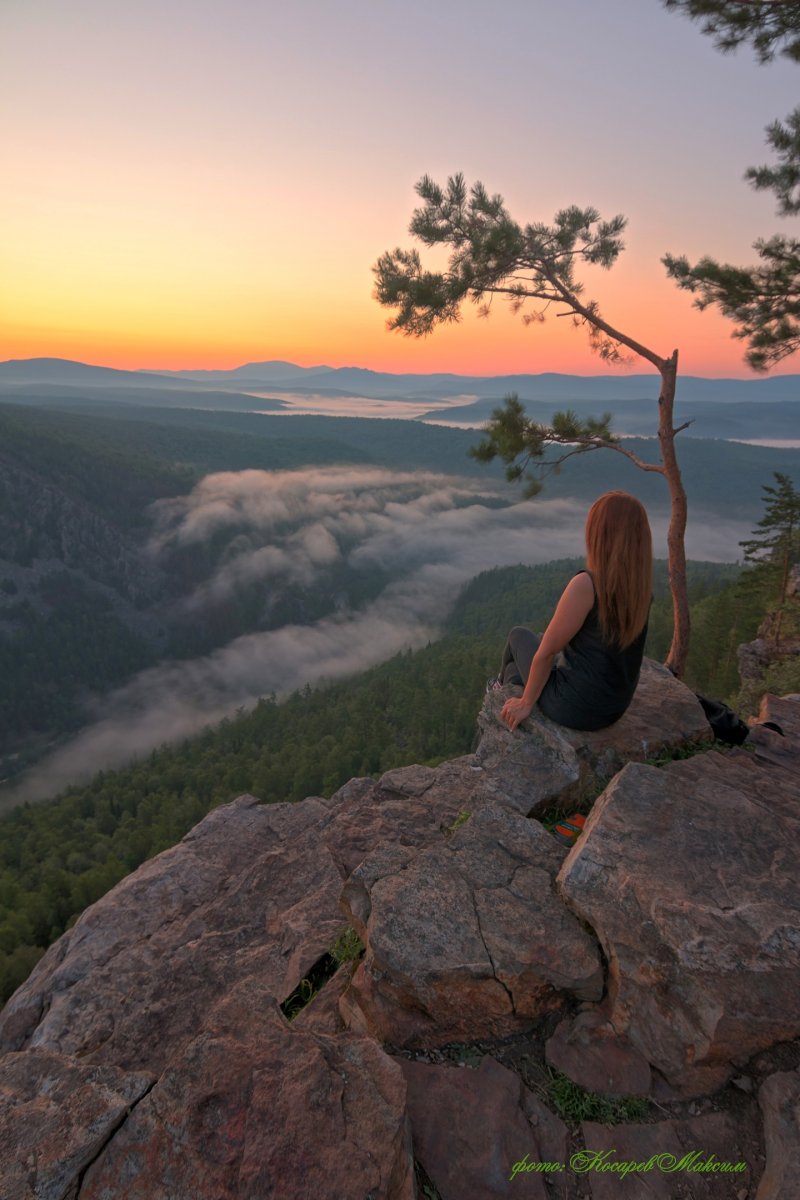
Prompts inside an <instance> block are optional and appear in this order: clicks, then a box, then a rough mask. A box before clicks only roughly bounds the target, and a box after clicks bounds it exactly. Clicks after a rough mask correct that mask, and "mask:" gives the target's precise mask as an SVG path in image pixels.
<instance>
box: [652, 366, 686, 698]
mask: <svg viewBox="0 0 800 1200" xmlns="http://www.w3.org/2000/svg"><path fill="white" fill-rule="evenodd" d="M659 371H660V372H661V392H660V394H659V397H658V440H659V443H660V446H661V461H662V463H663V464H664V474H665V476H666V480H667V486H668V487H669V498H670V519H669V529H668V531H667V564H668V571H669V586H670V591H671V593H672V616H673V632H672V645H671V646H670V648H669V653H668V655H667V660H666V665H667V666H668V667H669V669H670V670H671V671H672V673H673V674H674V675H677V676H678V677H679V678H680V676H681V675H682V674H683V672H684V670H685V668H686V658H687V656H688V653H689V594H688V590H687V585H686V546H685V544H684V534H685V532H686V508H687V506H686V492H685V491H684V487H683V481H682V480H681V473H680V469H679V467H678V458H677V455H676V454H675V429H674V426H673V423H672V410H673V407H674V404H675V384H676V381H677V377H678V351H677V350H674V351H673V353H672V356H671V357H670V358H668V359H664V360H662V364H661V365H660V367H659Z"/></svg>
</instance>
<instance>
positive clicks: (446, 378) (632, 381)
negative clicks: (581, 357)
mask: <svg viewBox="0 0 800 1200" xmlns="http://www.w3.org/2000/svg"><path fill="white" fill-rule="evenodd" d="M20 384H61V385H65V384H73V385H75V384H80V385H85V386H86V385H88V386H106V387H107V386H109V385H111V386H115V385H116V386H121V385H124V386H128V387H131V386H135V387H138V388H142V387H145V388H150V387H160V388H175V389H187V388H188V387H191V389H192V390H197V389H204V388H214V389H216V390H219V389H220V385H224V384H230V385H231V387H232V388H235V389H236V390H237V391H242V390H245V391H246V390H254V391H259V390H264V389H265V388H266V389H269V390H272V391H275V392H295V393H297V392H301V393H302V392H313V393H316V394H322V395H324V394H333V395H337V394H338V395H347V396H356V397H358V396H361V397H364V398H366V399H382V400H410V399H415V400H418V399H425V398H430V399H431V400H437V399H447V398H452V397H455V396H476V397H478V398H479V399H488V400H499V399H502V397H503V396H504V395H506V394H507V393H508V392H512V391H513V392H517V393H519V395H520V397H521V398H522V399H523V400H541V401H547V402H558V403H559V404H562V405H563V404H568V403H570V402H578V401H596V402H600V403H614V402H619V401H623V400H642V399H648V400H654V399H655V398H656V396H657V391H658V376H657V375H656V374H655V373H653V374H651V375H566V374H561V373H558V372H552V371H547V372H542V373H539V374H509V375H494V376H480V375H457V374H454V373H452V372H433V373H431V374H411V373H408V374H392V373H390V372H384V371H373V370H370V369H368V368H365V367H327V366H316V367H300V366H297V365H296V364H294V363H287V362H283V361H280V360H272V361H268V362H262V363H246V364H244V365H242V366H241V367H236V368H234V369H233V370H230V371H206V370H197V371H193V370H182V371H160V372H157V371H152V370H139V371H122V370H117V369H115V368H111V367H95V366H92V365H90V364H88V363H77V362H72V361H71V360H69V359H56V358H35V359H15V360H9V361H7V362H2V363H0V390H6V389H7V387H8V385H20ZM678 395H679V398H680V399H681V400H684V401H686V400H704V401H709V402H715V403H716V402H720V401H725V402H728V403H749V402H759V401H760V400H770V401H784V400H800V375H775V376H772V377H770V378H766V379H761V378H759V379H711V378H704V377H701V376H694V375H684V376H682V377H680V378H679V380H678Z"/></svg>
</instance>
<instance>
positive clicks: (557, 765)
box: [0, 663, 800, 1200]
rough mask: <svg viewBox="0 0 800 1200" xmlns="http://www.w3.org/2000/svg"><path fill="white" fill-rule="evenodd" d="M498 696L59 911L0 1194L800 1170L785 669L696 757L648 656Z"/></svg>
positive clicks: (796, 1174) (14, 1024) (752, 1175)
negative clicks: (742, 733)
mask: <svg viewBox="0 0 800 1200" xmlns="http://www.w3.org/2000/svg"><path fill="white" fill-rule="evenodd" d="M503 698H504V697H503V693H499V694H495V695H489V696H487V698H486V700H485V702H484V705H483V708H482V711H481V714H480V717H479V727H480V731H481V739H480V744H479V747H478V750H477V751H476V753H475V754H474V755H469V756H465V757H463V758H460V759H455V760H453V761H451V762H447V763H443V764H442V765H441V766H439V767H436V768H430V767H420V766H417V767H407V768H402V769H398V770H394V771H390V772H388V773H387V774H386V775H384V776H383V777H382V778H381V779H380V780H378V781H374V780H371V779H355V780H351V781H350V782H349V783H348V784H346V785H345V787H343V788H342V789H340V791H339V792H337V793H336V794H335V795H334V796H332V797H331V798H330V799H329V800H327V799H323V798H320V797H310V798H308V799H306V800H304V801H302V802H301V803H298V804H281V805H272V806H264V805H261V804H260V803H259V802H258V800H257V799H256V798H254V797H252V796H242V797H240V798H239V799H238V800H235V801H234V802H233V803H231V804H228V805H226V806H224V807H221V808H218V809H216V810H215V811H214V812H212V813H210V814H209V816H208V817H206V818H205V819H204V820H203V821H202V822H201V823H200V824H199V825H198V826H196V827H195V828H194V829H193V830H192V831H191V832H190V833H189V834H188V835H187V836H186V837H185V838H184V839H183V841H182V842H180V843H179V845H177V846H175V847H173V848H172V849H171V850H168V851H166V852H165V853H163V854H161V855H159V856H158V857H157V858H155V859H153V860H151V861H150V862H148V863H146V864H145V865H144V866H142V867H141V868H140V869H139V870H138V871H136V872H134V873H133V874H132V875H130V876H129V877H128V878H127V879H125V880H123V882H122V883H120V884H119V885H118V886H117V887H115V888H114V889H113V890H112V891H111V892H109V893H108V895H106V896H105V897H104V898H103V899H102V900H100V901H99V902H98V903H97V904H95V905H93V906H92V907H91V908H89V909H87V911H86V912H85V913H84V914H83V915H82V916H81V918H80V919H79V920H78V921H77V923H76V924H75V926H74V927H73V928H72V929H71V930H69V931H68V932H67V933H66V934H64V936H63V937H62V938H60V939H59V941H57V942H56V943H55V944H54V945H53V946H51V948H50V949H49V950H48V952H47V953H46V954H45V956H44V957H43V958H42V960H41V961H40V963H39V964H38V966H37V967H36V969H35V970H34V972H33V973H32V975H31V977H30V978H29V980H28V981H27V982H26V983H25V984H24V985H23V986H22V987H21V988H20V989H19V990H18V991H17V992H16V993H15V995H14V996H13V997H12V998H11V1000H10V1001H9V1003H8V1004H7V1005H6V1007H5V1009H4V1010H3V1012H2V1013H0V1195H2V1197H3V1200H28V1198H29V1197H30V1198H34V1197H35V1198H37V1200H116V1198H119V1200H122V1198H123V1197H124V1198H125V1200H190V1198H191V1200H204V1198H206V1197H207V1198H208V1200H228V1198H231V1200H233V1198H237V1200H243V1198H247V1200H266V1198H267V1197H274V1198H276V1200H307V1198H309V1197H314V1198H315V1200H384V1198H385V1200H410V1198H412V1197H415V1196H420V1197H422V1196H425V1197H435V1196H437V1195H438V1196H439V1197H441V1200H483V1198H484V1197H506V1196H525V1197H534V1198H536V1197H541V1198H545V1197H553V1196H559V1197H565V1198H569V1197H575V1198H577V1197H586V1198H587V1200H588V1198H589V1197H591V1198H592V1200H605V1198H606V1197H616V1196H618V1195H620V1194H622V1191H623V1190H624V1193H625V1194H626V1195H627V1196H629V1197H633V1198H634V1200H635V1198H636V1197H662V1196H663V1197H665V1198H669V1197H679V1196H684V1195H685V1196H687V1197H688V1196H693V1197H717V1196H719V1197H722V1196H725V1197H736V1200H746V1198H747V1197H753V1198H756V1200H778V1198H779V1197H780V1200H790V1198H791V1197H793V1196H800V1071H798V1063H800V1042H799V1041H798V1039H800V880H799V879H798V872H797V860H798V842H799V841H800V838H799V837H798V835H799V834H800V697H797V696H795V697H787V698H784V699H777V698H775V697H766V698H765V701H764V705H763V706H762V712H761V714H760V716H761V720H762V721H765V720H769V721H770V722H771V723H772V724H773V725H774V726H778V727H779V728H780V730H781V732H778V731H777V729H775V728H766V727H764V726H763V725H759V726H756V727H754V728H753V730H752V731H751V736H750V738H749V739H748V742H747V743H746V744H745V747H744V748H742V749H740V750H735V751H730V752H724V753H720V752H719V751H717V750H715V749H712V748H706V746H708V744H709V743H710V730H709V728H708V726H707V724H706V722H705V718H704V717H703V714H702V710H701V709H700V706H699V704H698V703H697V702H696V700H695V698H694V696H693V695H692V693H691V692H689V691H688V690H687V689H686V688H685V687H683V686H682V685H681V684H680V683H678V682H677V681H676V680H674V679H673V678H672V676H671V675H670V674H669V673H668V672H666V671H665V670H664V669H663V668H661V667H658V666H656V664H653V663H646V664H645V669H644V670H643V673H642V679H641V682H640V686H639V689H638V691H637V695H636V698H635V701H634V704H633V706H632V708H631V710H630V711H629V713H628V714H626V716H625V717H624V718H623V719H622V720H621V721H620V722H618V724H617V725H615V726H614V727H613V728H612V729H610V730H606V731H602V732H600V733H595V734H578V733H574V732H571V731H567V730H564V729H562V728H559V727H558V726H556V725H554V724H553V723H552V722H549V721H547V720H546V719H545V718H542V717H533V718H532V719H531V720H529V721H528V722H526V723H525V724H524V725H523V726H522V728H521V729H519V730H517V731H515V732H514V733H510V732H509V731H508V730H507V729H505V727H504V726H502V725H501V724H500V722H499V720H498V713H499V708H500V706H501V704H502V701H503ZM686 747H691V748H692V749H693V750H694V751H696V753H694V754H693V755H692V756H691V757H686V758H683V759H673V760H671V761H665V760H668V759H670V757H671V756H672V755H674V754H675V753H676V752H682V751H685V749H686ZM658 763H660V764H661V765H657V764H658ZM575 804H582V805H583V806H584V807H585V808H587V809H588V807H589V806H590V805H591V815H590V816H589V819H588V822H587V825H586V828H585V832H584V834H583V835H582V837H581V838H580V839H579V841H578V842H577V844H576V845H575V846H574V847H573V848H572V849H570V850H569V851H567V850H566V849H565V848H564V847H562V846H561V845H560V844H559V843H558V842H557V841H556V840H555V838H554V837H553V836H552V834H551V833H550V832H548V830H547V827H546V826H547V821H546V817H547V815H548V814H551V813H552V812H553V811H554V810H555V809H557V808H558V807H559V806H561V807H568V808H572V807H573V806H574V805H575ZM540 817H544V818H545V823H544V824H543V823H542V821H540V820H539V818H540ZM347 930H354V931H355V932H356V933H357V934H358V936H359V938H360V939H361V942H362V943H363V947H364V951H363V955H362V956H361V957H360V958H359V959H358V960H357V961H354V962H352V963H350V964H345V965H342V966H339V967H338V969H337V961H336V958H335V957H333V956H332V955H331V949H332V947H334V945H335V944H336V943H337V941H341V937H342V935H343V934H344V933H345V932H346V931H347ZM350 938H351V944H352V942H353V940H354V939H353V936H352V934H351V935H350ZM315 988H316V992H315V994H313V998H311V1000H310V1003H305V1001H306V1000H308V998H309V996H310V995H311V993H312V992H313V991H314V989H315ZM290 1018H291V1019H290ZM559 1088H560V1089H561V1092H562V1095H563V1093H564V1089H567V1091H569V1089H572V1093H571V1094H572V1095H573V1102H572V1107H571V1108H570V1107H569V1106H566V1107H565V1105H564V1103H563V1102H562V1103H561V1111H562V1115H563V1116H564V1117H565V1118H566V1121H565V1120H562V1117H561V1116H559V1115H558V1113H557V1111H556V1109H557V1108H558V1107H559V1102H558V1101H557V1099H556V1098H555V1091H554V1089H556V1090H558V1089H559ZM581 1089H588V1090H589V1091H591V1092H592V1093H595V1094H597V1095H598V1096H599V1097H601V1098H602V1099H604V1100H605V1101H607V1105H608V1112H607V1114H606V1115H605V1120H603V1119H598V1111H597V1109H596V1108H595V1109H592V1110H590V1109H589V1108H586V1109H585V1110H584V1111H582V1110H581V1107H580V1104H581V1099H580V1098H581V1097H585V1096H586V1092H585V1091H582V1090H581ZM575 1098H577V1099H575ZM626 1098H627V1099H630V1098H639V1099H640V1101H641V1103H640V1104H639V1108H638V1110H634V1109H633V1108H632V1107H629V1108H627V1109H625V1108H624V1107H623V1108H620V1107H619V1105H620V1103H624V1101H625V1100H626ZM614 1105H616V1106H617V1108H616V1119H617V1120H619V1117H620V1114H621V1115H622V1118H623V1119H622V1123H617V1124H610V1123H609V1122H610V1121H611V1120H612V1119H613V1116H614ZM634 1111H636V1113H637V1116H636V1119H634V1117H633V1116H632V1113H634ZM604 1113H605V1110H603V1109H602V1108H601V1109H600V1110H599V1117H600V1118H603V1116H604ZM592 1116H594V1117H595V1119H594V1120H592V1119H590V1117H592ZM582 1118H583V1119H582ZM695 1152H697V1156H696V1157H695V1158H694V1159H692V1158H691V1156H692V1154H694V1153H695ZM665 1155H666V1156H670V1155H671V1156H673V1161H674V1163H679V1162H683V1163H684V1165H683V1166H679V1167H677V1168H675V1169H674V1170H667V1169H666V1168H665V1167H664V1164H665V1163H668V1161H669V1159H668V1158H664V1157H663V1156H665ZM592 1156H594V1157H592ZM659 1156H662V1157H659ZM687 1156H688V1157H687ZM700 1156H702V1157H700ZM648 1160H651V1166H650V1167H649V1168H648V1169H647V1170H646V1171H644V1170H642V1171H641V1173H638V1174H637V1173H635V1177H631V1176H630V1175H628V1176H627V1177H626V1178H625V1181H624V1189H623V1187H622V1180H621V1178H620V1174H619V1169H618V1168H615V1167H613V1166H607V1165H606V1166H605V1167H604V1164H609V1163H611V1164H613V1163H619V1162H624V1161H630V1162H634V1161H635V1162H639V1163H642V1164H644V1165H645V1166H646V1164H647V1161H648ZM713 1161H716V1162H718V1163H726V1164H729V1165H730V1167H731V1171H730V1172H728V1171H727V1169H726V1172H723V1173H720V1172H719V1171H718V1170H715V1169H713ZM704 1162H712V1168H707V1169H704V1170H701V1167H700V1166H698V1163H700V1164H701V1165H702V1163H704ZM587 1163H588V1165H587ZM545 1164H549V1166H550V1168H551V1169H550V1170H549V1171H546V1170H545ZM687 1164H688V1165H687ZM742 1164H744V1166H742ZM733 1168H735V1170H734V1169H733Z"/></svg>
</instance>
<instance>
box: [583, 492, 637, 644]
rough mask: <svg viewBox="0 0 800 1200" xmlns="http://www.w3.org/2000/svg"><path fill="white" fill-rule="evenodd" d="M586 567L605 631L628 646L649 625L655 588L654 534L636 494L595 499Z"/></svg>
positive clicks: (588, 529)
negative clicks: (592, 580) (648, 620)
mask: <svg viewBox="0 0 800 1200" xmlns="http://www.w3.org/2000/svg"><path fill="white" fill-rule="evenodd" d="M586 566H587V568H588V569H589V570H590V571H591V573H592V576H593V577H594V585H595V591H596V593H597V606H598V612H599V617H600V628H601V629H602V631H603V635H604V637H605V638H606V640H607V641H609V642H614V643H615V644H616V645H617V646H618V647H619V648H620V650H624V649H625V648H626V647H627V646H630V645H631V644H632V643H633V642H635V641H636V638H637V637H638V636H639V634H640V633H641V632H642V630H643V629H644V625H645V622H646V621H647V615H648V612H649V610H650V600H651V597H652V592H653V538H652V535H651V533H650V522H649V521H648V520H647V513H646V512H645V508H644V505H643V504H641V503H640V502H639V501H638V500H637V499H636V497H635V496H631V495H629V493H628V492H606V493H605V495H603V496H600V498H599V499H598V500H595V502H594V504H593V505H592V507H591V508H590V509H589V515H588V517H587V518H586Z"/></svg>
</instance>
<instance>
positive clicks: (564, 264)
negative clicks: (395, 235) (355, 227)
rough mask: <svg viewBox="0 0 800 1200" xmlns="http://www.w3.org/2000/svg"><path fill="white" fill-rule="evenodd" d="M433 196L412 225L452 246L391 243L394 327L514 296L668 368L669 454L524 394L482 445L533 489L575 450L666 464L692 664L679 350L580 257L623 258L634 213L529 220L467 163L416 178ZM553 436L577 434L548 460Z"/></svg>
mask: <svg viewBox="0 0 800 1200" xmlns="http://www.w3.org/2000/svg"><path fill="white" fill-rule="evenodd" d="M416 191H417V194H418V195H419V197H420V198H421V200H422V201H423V204H422V206H421V207H420V208H417V209H416V210H415V211H414V214H413V216H412V219H411V224H410V227H409V229H410V233H411V234H412V236H413V237H415V238H417V239H418V240H419V241H420V242H421V243H422V244H423V245H425V246H428V247H432V246H446V247H447V248H448V249H449V259H448V263H447V266H446V268H445V269H444V270H442V271H430V270H427V269H426V268H425V267H424V266H423V264H422V260H421V258H420V255H419V252H418V251H417V250H416V249H412V250H403V249H399V248H398V249H396V250H393V251H387V252H386V253H385V254H382V255H381V256H380V258H379V259H378V261H377V263H376V265H375V267H374V273H375V278H376V298H377V300H378V301H379V303H380V304H383V305H386V306H387V307H390V308H394V309H395V310H396V312H395V316H394V317H392V318H391V319H390V320H389V322H388V325H389V328H390V329H394V330H398V331H400V332H401V333H404V334H406V335H410V336H413V337H421V336H424V335H426V334H428V333H431V332H432V330H433V329H434V328H435V327H436V326H437V325H439V324H443V323H448V322H454V321H458V320H459V319H460V315H461V308H462V305H463V303H464V301H465V300H469V301H471V302H472V303H474V304H476V305H478V306H479V308H480V311H481V312H482V313H488V312H489V309H490V306H491V302H492V299H493V297H495V296H504V297H506V298H507V299H508V300H509V302H510V304H511V307H512V310H513V311H514V312H519V313H521V314H522V319H523V321H525V322H526V323H534V322H540V321H544V320H545V318H546V315H547V312H548V310H549V309H551V308H553V309H554V310H555V312H556V313H557V315H562V316H563V315H568V316H570V317H571V318H572V321H573V323H574V324H575V325H576V326H577V327H579V328H584V329H585V330H586V331H587V333H588V335H589V341H590V344H591V346H592V348H593V349H594V350H595V351H596V352H597V353H598V354H599V355H600V357H601V358H602V359H604V360H605V361H606V362H611V363H616V362H620V361H623V360H624V359H625V358H626V357H628V355H627V354H626V352H630V353H632V354H635V355H638V356H639V357H640V358H643V359H645V360H646V361H647V362H648V363H650V364H651V366H653V367H655V368H656V370H657V371H658V372H659V374H660V376H661V388H660V392H659V397H658V441H659V450H660V458H661V461H660V462H659V463H650V462H644V461H643V460H642V459H640V458H639V457H638V456H637V455H636V454H634V453H633V452H632V451H630V450H628V449H626V448H625V447H624V446H622V445H621V444H620V443H619V442H618V441H617V440H616V439H615V438H614V437H613V436H612V434H611V432H610V430H609V421H610V416H609V414H604V416H603V417H602V418H600V419H598V420H590V421H579V420H578V418H577V417H576V416H575V414H574V413H571V412H567V413H556V414H555V416H554V418H553V423H552V425H551V426H542V425H539V424H537V423H536V422H534V421H531V420H529V418H527V417H526V416H525V413H524V409H523V408H522V405H521V404H520V403H519V400H518V399H517V398H516V397H513V396H512V397H509V398H508V399H507V400H506V405H505V408H503V409H497V410H495V413H494V415H493V417H492V420H491V421H490V422H489V424H488V426H487V427H486V430H485V432H486V437H485V439H484V441H483V442H482V443H481V445H480V446H479V447H478V448H477V450H476V455H477V457H479V458H482V459H484V460H487V459H491V458H494V457H496V456H499V457H501V458H502V459H503V461H504V462H506V464H508V471H507V475H508V477H509V478H511V479H517V478H520V477H521V476H522V475H526V476H527V478H528V479H529V484H528V494H529V495H530V494H533V493H534V492H535V491H537V490H538V486H539V483H538V480H537V479H536V478H535V476H531V471H533V470H535V469H536V468H537V466H538V467H540V468H541V469H543V470H544V471H545V472H546V471H547V470H552V469H554V468H555V467H556V466H558V465H559V464H560V463H561V462H563V461H564V459H566V458H568V457H570V456H571V455H572V454H579V453H585V452H587V451H589V450H596V449H609V450H614V451H615V452H616V453H619V454H622V455H624V456H625V457H626V458H628V459H630V461H631V462H633V463H634V464H635V465H636V466H637V467H639V468H640V469H641V470H643V471H651V472H655V473H657V474H659V475H663V476H664V479H665V480H666V483H667V487H668V489H669V496H670V522H669V530H668V534H667V548H668V562H669V581H670V590H671V593H672V605H673V616H674V633H673V639H672V645H671V646H670V650H669V654H668V656H667V666H669V667H670V669H671V670H672V671H674V673H675V674H676V675H680V674H681V673H682V672H683V669H684V666H685V663H686V656H687V654H688V650H689V603H688V598H687V590H686V551H685V546H684V534H685V531H686V515H687V505H686V492H685V490H684V487H683V483H682V480H681V474H680V470H679V467H678V459H677V455H676V452H675V436H676V434H678V433H680V431H681V430H682V429H685V428H686V425H685V424H684V425H680V426H678V427H677V428H675V426H674V425H673V407H674V402H675V386H676V380H677V373H678V351H677V350H674V351H673V352H672V353H671V354H670V355H669V356H664V355H661V354H657V353H656V352H655V351H654V350H651V349H650V348H649V347H648V346H645V345H644V344H643V343H642V342H639V341H637V340H636V339H635V338H633V337H631V336H630V335H629V334H627V333H624V332H623V331H622V330H619V329H616V328H615V327H614V326H613V325H611V324H610V323H609V322H608V321H607V320H606V319H605V318H604V317H603V316H602V315H601V313H600V309H599V306H598V304H597V302H596V301H594V300H590V299H586V298H584V287H583V284H582V283H581V281H580V280H579V279H578V277H577V271H578V270H579V268H580V267H581V266H593V265H594V266H600V267H603V268H605V269H608V268H610V267H611V266H613V264H614V262H615V261H616V259H617V258H618V256H619V254H620V253H621V251H622V249H623V243H622V233H623V231H624V229H625V218H624V217H622V216H615V217H613V218H612V219H611V220H610V221H603V220H601V218H600V215H599V213H598V212H597V211H596V210H595V209H593V208H585V209H581V208H577V207H575V206H572V207H570V208H565V209H562V210H561V211H560V212H558V213H556V215H555V217H554V219H553V223H552V224H551V225H546V224H539V223H534V224H528V225H525V226H522V225H520V224H518V223H517V222H516V221H514V220H513V219H512V218H511V216H510V215H509V213H508V212H507V210H506V208H505V205H504V203H503V199H502V197H501V196H497V195H495V196H491V195H489V193H488V192H487V191H486V189H485V188H484V186H483V184H482V183H475V184H474V185H473V186H472V188H470V189H469V190H468V189H467V186H466V183H465V181H464V177H463V175H460V174H458V175H454V176H452V177H451V178H449V179H448V181H447V185H446V187H444V188H442V187H440V186H439V185H438V184H436V183H435V182H434V181H433V180H432V179H430V178H429V177H428V176H427V175H426V176H424V177H423V178H422V179H421V180H420V181H419V183H418V184H417V185H416ZM550 445H569V447H570V449H569V450H567V451H566V452H565V453H564V454H563V455H562V456H561V458H559V459H557V460H556V461H555V462H554V461H552V460H550V461H546V460H544V453H545V450H546V448H547V447H548V446H550Z"/></svg>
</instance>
